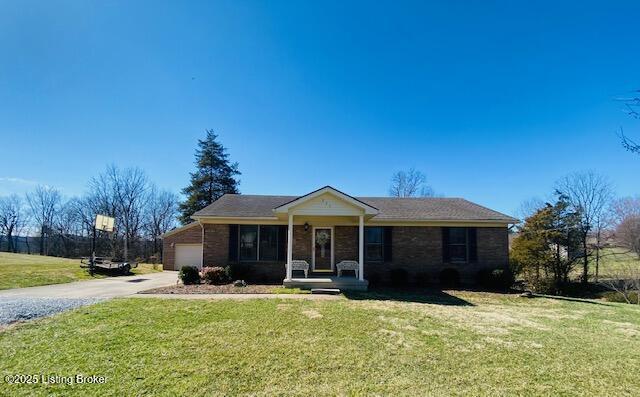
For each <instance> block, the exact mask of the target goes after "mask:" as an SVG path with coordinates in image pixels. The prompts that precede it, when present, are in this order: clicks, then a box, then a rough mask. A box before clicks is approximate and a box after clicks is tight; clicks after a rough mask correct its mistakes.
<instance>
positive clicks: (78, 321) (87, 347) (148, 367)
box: [0, 292, 640, 396]
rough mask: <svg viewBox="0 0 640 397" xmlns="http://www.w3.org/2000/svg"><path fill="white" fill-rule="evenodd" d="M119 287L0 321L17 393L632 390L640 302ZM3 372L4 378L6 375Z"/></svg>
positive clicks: (2, 348)
mask: <svg viewBox="0 0 640 397" xmlns="http://www.w3.org/2000/svg"><path fill="white" fill-rule="evenodd" d="M347 296H348V299H340V300H331V301H324V300H279V299H275V300H272V299H264V300H263V299H255V300H248V301H236V300H222V301H206V300H205V301H202V300H196V301H194V300H161V299H140V298H129V299H116V300H111V301H108V302H105V303H100V304H97V305H94V306H87V307H83V308H81V309H78V310H76V311H74V312H68V313H65V314H61V315H58V316H55V317H52V318H48V319H42V320H38V321H35V322H32V323H27V324H22V325H17V326H12V327H9V328H8V329H6V330H4V331H3V332H0V375H2V378H4V376H5V375H9V374H44V375H59V376H71V375H75V374H77V373H81V374H84V375H102V376H106V377H107V382H106V384H103V385H55V386H53V385H49V386H43V385H39V384H38V385H7V384H3V385H2V386H1V387H0V394H2V393H3V392H4V393H7V394H10V395H65V396H66V395H78V396H86V395H104V394H107V395H167V396H169V395H193V396H209V395H238V394H243V395H244V394H254V395H255V394H258V395H277V394H284V395H336V394H337V395H350V394H351V395H361V394H377V395H451V394H459V395H492V396H497V395H594V396H595V395H633V394H634V393H636V392H637V391H638V390H640V377H638V375H637V374H638V373H640V308H638V307H636V306H633V305H623V304H609V303H605V304H603V303H599V302H587V303H585V302H577V301H571V300H559V299H545V298H534V299H526V298H520V297H518V296H514V295H500V294H491V293H478V292H447V293H433V294H432V295H425V293H424V292H422V293H417V294H398V293H386V292H383V293H377V294H376V293H368V294H353V295H347ZM0 382H2V380H0Z"/></svg>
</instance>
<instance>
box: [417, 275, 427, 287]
mask: <svg viewBox="0 0 640 397" xmlns="http://www.w3.org/2000/svg"><path fill="white" fill-rule="evenodd" d="M429 281H430V277H429V273H426V272H420V273H418V274H416V285H417V286H418V287H427V286H428V285H429Z"/></svg>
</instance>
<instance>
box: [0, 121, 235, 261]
mask: <svg viewBox="0 0 640 397" xmlns="http://www.w3.org/2000/svg"><path fill="white" fill-rule="evenodd" d="M205 132H206V136H205V138H204V139H202V140H199V141H198V146H197V149H196V153H195V158H196V161H195V166H196V170H195V171H194V172H193V173H191V178H190V184H189V185H188V186H187V187H186V188H184V189H183V190H182V193H183V194H184V195H185V200H184V201H182V202H179V197H178V196H177V195H176V194H175V193H173V192H171V191H168V190H163V189H159V188H158V187H157V186H156V185H155V184H154V183H152V182H151V181H150V180H149V178H148V177H147V175H146V174H145V173H144V171H142V170H141V169H139V168H119V167H117V166H115V165H110V166H108V167H107V168H106V170H105V171H104V172H102V173H100V174H99V175H97V176H95V177H93V178H91V179H90V180H89V183H88V188H87V193H86V194H84V195H82V196H79V197H70V198H65V197H64V196H63V194H62V193H61V192H60V190H58V189H56V188H54V187H50V186H44V185H43V186H37V187H36V188H35V189H34V190H33V191H32V192H29V193H27V194H25V195H24V196H19V195H17V194H12V195H9V196H6V197H0V249H3V250H5V251H9V252H19V251H21V252H27V253H39V254H40V255H52V256H63V257H80V256H89V255H90V254H91V239H92V236H93V229H94V222H95V216H96V215H97V214H101V215H107V216H110V217H113V218H115V230H114V232H113V233H108V234H106V233H99V234H98V238H97V244H96V254H97V255H98V256H109V257H113V258H117V259H123V260H129V261H132V260H145V261H158V262H159V261H161V260H162V242H161V240H160V236H161V235H162V234H163V233H166V232H167V231H169V230H171V229H173V228H175V227H176V226H177V225H178V222H181V223H182V224H186V223H189V222H191V218H190V217H191V215H192V214H193V213H194V212H196V211H198V210H200V209H202V208H204V207H205V206H207V205H209V204H210V203H212V202H213V201H215V200H216V199H218V198H219V197H220V196H222V195H223V194H225V193H239V190H238V185H239V183H240V182H239V181H238V180H237V179H236V177H237V175H239V174H240V172H239V171H238V164H237V163H233V162H231V161H230V159H229V155H228V153H227V151H226V149H225V147H224V146H223V145H222V144H221V143H220V142H219V141H218V136H217V135H216V134H215V133H214V132H213V131H212V130H206V131H205Z"/></svg>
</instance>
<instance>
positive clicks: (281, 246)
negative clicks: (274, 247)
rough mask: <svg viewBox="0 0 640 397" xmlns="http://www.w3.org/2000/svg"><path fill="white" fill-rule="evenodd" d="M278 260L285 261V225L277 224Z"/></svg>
mask: <svg viewBox="0 0 640 397" xmlns="http://www.w3.org/2000/svg"><path fill="white" fill-rule="evenodd" d="M278 260H279V261H285V262H286V261H287V226H285V225H282V226H278Z"/></svg>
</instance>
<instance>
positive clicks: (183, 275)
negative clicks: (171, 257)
mask: <svg viewBox="0 0 640 397" xmlns="http://www.w3.org/2000/svg"><path fill="white" fill-rule="evenodd" d="M178 278H180V280H182V284H184V285H190V284H198V283H199V282H200V274H199V273H198V268H197V267H195V266H182V268H181V269H180V272H178Z"/></svg>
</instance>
